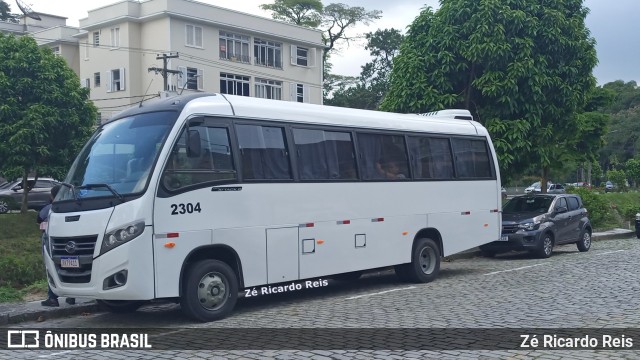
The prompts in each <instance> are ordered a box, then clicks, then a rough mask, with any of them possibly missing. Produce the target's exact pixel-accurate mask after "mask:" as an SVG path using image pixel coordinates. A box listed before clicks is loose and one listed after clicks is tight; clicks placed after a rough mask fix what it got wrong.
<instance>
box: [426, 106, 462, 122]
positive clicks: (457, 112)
mask: <svg viewBox="0 0 640 360" xmlns="http://www.w3.org/2000/svg"><path fill="white" fill-rule="evenodd" d="M418 115H422V116H429V117H438V118H454V119H458V120H473V116H472V115H471V112H470V111H469V110H466V109H445V110H440V111H431V112H427V113H422V114H418Z"/></svg>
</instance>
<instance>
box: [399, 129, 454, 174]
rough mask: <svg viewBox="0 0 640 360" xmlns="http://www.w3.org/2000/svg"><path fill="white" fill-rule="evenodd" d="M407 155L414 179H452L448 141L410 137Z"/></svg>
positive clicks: (451, 163)
mask: <svg viewBox="0 0 640 360" xmlns="http://www.w3.org/2000/svg"><path fill="white" fill-rule="evenodd" d="M409 153H411V161H412V164H413V168H414V170H415V174H414V176H415V177H416V179H451V178H453V162H452V160H451V148H450V147H449V139H444V138H435V137H426V136H420V137H418V136H410V137H409Z"/></svg>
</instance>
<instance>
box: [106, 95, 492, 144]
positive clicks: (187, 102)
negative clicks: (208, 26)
mask: <svg viewBox="0 0 640 360" xmlns="http://www.w3.org/2000/svg"><path fill="white" fill-rule="evenodd" d="M169 109H173V110H178V111H181V110H183V109H186V111H188V112H189V113H194V114H222V115H232V116H234V117H237V118H246V119H263V120H267V119H268V120H278V121H284V122H297V123H307V124H316V125H333V126H344V127H357V128H370V129H384V130H401V131H421V132H431V133H442V134H461V135H482V136H486V135H487V134H488V133H487V130H486V129H485V128H484V127H483V126H482V125H480V124H479V123H477V122H475V121H473V120H467V119H471V118H472V117H471V114H470V113H469V112H468V111H467V110H444V111H437V112H432V113H426V114H398V113H390V112H383V111H373V110H361V109H351V108H344V107H336V106H327V105H315V104H306V103H305V104H303V103H297V102H290V101H281V100H268V99H261V98H254V97H246V96H234V95H226V94H214V93H198V94H190V95H184V96H175V97H168V98H164V99H160V100H156V101H147V102H145V103H143V104H142V106H135V107H133V108H131V109H128V110H125V111H123V112H121V113H120V114H118V115H117V116H116V117H114V118H113V120H115V119H118V118H122V117H126V116H131V115H135V114H138V113H143V112H150V111H162V110H169Z"/></svg>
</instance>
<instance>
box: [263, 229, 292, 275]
mask: <svg viewBox="0 0 640 360" xmlns="http://www.w3.org/2000/svg"><path fill="white" fill-rule="evenodd" d="M298 269H299V265H298V228H297V227H287V228H278V229H267V281H268V283H269V284H275V283H280V282H284V281H292V280H298V279H299V272H298Z"/></svg>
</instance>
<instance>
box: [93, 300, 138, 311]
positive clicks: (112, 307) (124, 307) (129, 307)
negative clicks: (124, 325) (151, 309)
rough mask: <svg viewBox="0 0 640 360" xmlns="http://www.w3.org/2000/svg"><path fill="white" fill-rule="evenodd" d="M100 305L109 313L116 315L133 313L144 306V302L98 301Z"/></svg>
mask: <svg viewBox="0 0 640 360" xmlns="http://www.w3.org/2000/svg"><path fill="white" fill-rule="evenodd" d="M97 302H98V305H100V307H101V308H102V309H104V310H106V311H108V312H111V313H116V314H125V313H131V312H134V311H136V310H138V308H139V307H140V306H142V304H143V303H144V302H143V301H127V300H98V301H97Z"/></svg>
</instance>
